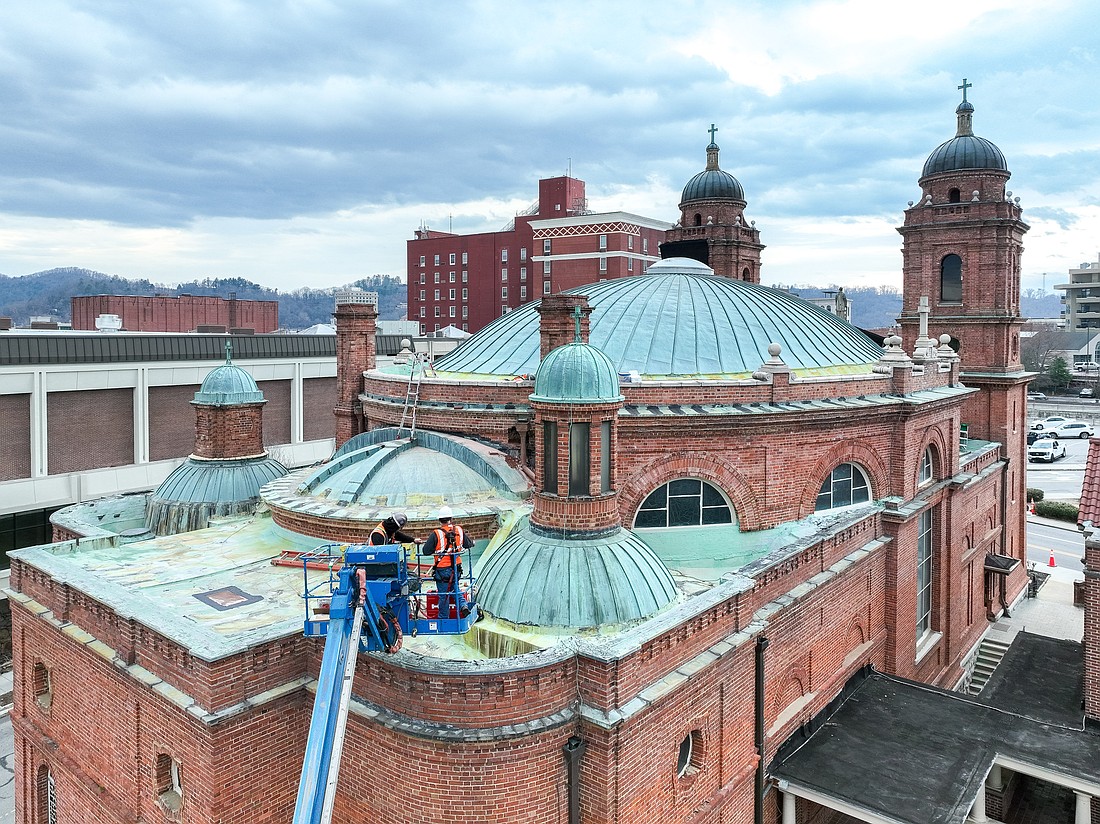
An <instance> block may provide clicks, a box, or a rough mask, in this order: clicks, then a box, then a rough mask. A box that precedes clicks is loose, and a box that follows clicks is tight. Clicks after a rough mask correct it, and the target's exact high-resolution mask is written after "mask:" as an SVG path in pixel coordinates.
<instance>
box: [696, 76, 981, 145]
mask: <svg viewBox="0 0 1100 824" xmlns="http://www.w3.org/2000/svg"><path fill="white" fill-rule="evenodd" d="M963 82H966V81H963ZM708 131H709V132H710V142H711V143H713V142H714V134H715V132H717V131H718V127H717V126H715V125H714V124H713V123H711V124H710V129H708Z"/></svg>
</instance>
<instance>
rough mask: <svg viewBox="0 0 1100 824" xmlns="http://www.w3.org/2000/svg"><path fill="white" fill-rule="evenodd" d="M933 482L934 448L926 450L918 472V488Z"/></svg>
mask: <svg viewBox="0 0 1100 824" xmlns="http://www.w3.org/2000/svg"><path fill="white" fill-rule="evenodd" d="M931 480H932V447H928V448H927V449H926V450H924V455H922V456H921V459H920V470H919V471H918V472H917V486H923V485H924V484H926V483H928V482H929V481H931Z"/></svg>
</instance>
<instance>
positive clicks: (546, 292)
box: [542, 280, 550, 295]
mask: <svg viewBox="0 0 1100 824" xmlns="http://www.w3.org/2000/svg"><path fill="white" fill-rule="evenodd" d="M542 293H543V294H544V295H549V294H550V281H548V280H544V281H543V282H542Z"/></svg>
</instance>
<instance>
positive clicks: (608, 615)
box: [478, 526, 676, 627]
mask: <svg viewBox="0 0 1100 824" xmlns="http://www.w3.org/2000/svg"><path fill="white" fill-rule="evenodd" d="M478 586H479V588H480V592H479V595H478V603H479V604H480V605H481V606H483V607H484V608H485V610H486V611H487V612H489V613H490V614H491V615H494V616H496V617H497V618H503V619H504V620H506V621H511V622H512V623H514V624H533V625H536V626H544V627H598V626H603V625H608V624H624V623H627V622H630V621H636V620H639V619H641V618H645V617H647V616H650V615H652V614H653V613H655V612H657V611H658V610H659V609H661V608H663V607H665V606H667V605H668V604H670V603H672V600H673V599H674V598H675V597H676V586H675V584H674V583H673V580H672V575H671V573H669V571H668V568H667V567H666V566H665V565H664V564H663V563H662V562H661V560H660V558H658V557H657V556H656V554H654V552H653V550H652V549H650V548H649V546H648V545H647V544H646V543H645V541H643V540H642V539H641V538H639V537H638V536H637V535H635V534H634V533H632V532H630V531H628V530H625V529H618V530H616V531H615V532H613V533H611V534H610V535H606V536H602V537H599V538H591V537H590V538H585V539H584V540H570V539H567V538H562V537H559V536H551V535H547V534H545V533H543V532H542V531H541V530H535V529H533V528H531V527H530V526H527V527H525V528H523V527H521V528H519V529H518V530H517V531H516V532H515V533H514V534H512V535H511V536H510V537H509V538H508V539H507V540H505V541H504V543H503V544H501V545H500V547H499V548H498V549H497V550H495V551H494V552H492V553H491V554H490V555H488V556H487V557H486V559H485V564H484V567H483V568H482V569H481V572H480V573H479V574H478Z"/></svg>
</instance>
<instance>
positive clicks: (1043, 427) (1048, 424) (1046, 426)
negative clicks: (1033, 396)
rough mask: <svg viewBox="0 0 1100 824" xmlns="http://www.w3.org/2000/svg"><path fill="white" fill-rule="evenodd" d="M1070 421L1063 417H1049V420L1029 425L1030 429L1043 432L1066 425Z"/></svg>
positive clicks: (1044, 419) (1045, 419)
mask: <svg viewBox="0 0 1100 824" xmlns="http://www.w3.org/2000/svg"><path fill="white" fill-rule="evenodd" d="M1070 420H1071V419H1070V418H1067V417H1065V416H1064V415H1051V416H1050V417H1049V418H1043V419H1042V420H1041V421H1036V422H1035V423H1033V424H1032V425H1031V428H1032V429H1035V430H1038V431H1040V432H1043V431H1047V430H1050V429H1053V428H1054V427H1056V426H1058V425H1059V424H1063V423H1066V422H1068V421H1070Z"/></svg>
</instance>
